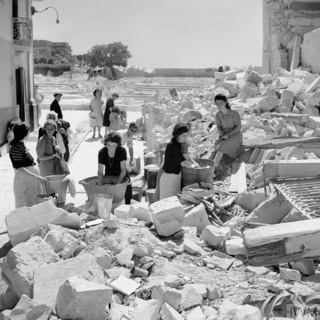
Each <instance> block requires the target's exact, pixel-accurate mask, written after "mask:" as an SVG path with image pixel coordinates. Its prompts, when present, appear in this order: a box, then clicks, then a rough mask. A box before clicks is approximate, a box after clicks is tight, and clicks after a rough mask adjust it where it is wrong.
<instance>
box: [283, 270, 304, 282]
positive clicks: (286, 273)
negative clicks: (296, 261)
mask: <svg viewBox="0 0 320 320" xmlns="http://www.w3.org/2000/svg"><path fill="white" fill-rule="evenodd" d="M280 278H281V279H283V280H289V281H301V273H300V272H299V271H297V270H293V269H286V268H280Z"/></svg>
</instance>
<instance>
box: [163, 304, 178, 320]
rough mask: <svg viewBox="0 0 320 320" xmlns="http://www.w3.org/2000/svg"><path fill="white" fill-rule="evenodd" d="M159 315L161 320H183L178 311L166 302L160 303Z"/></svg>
mask: <svg viewBox="0 0 320 320" xmlns="http://www.w3.org/2000/svg"><path fill="white" fill-rule="evenodd" d="M160 316H161V319H162V320H183V317H182V316H181V315H180V313H179V312H178V311H176V310H175V309H173V308H172V307H170V305H169V304H168V303H164V304H163V305H162V308H161V311H160Z"/></svg>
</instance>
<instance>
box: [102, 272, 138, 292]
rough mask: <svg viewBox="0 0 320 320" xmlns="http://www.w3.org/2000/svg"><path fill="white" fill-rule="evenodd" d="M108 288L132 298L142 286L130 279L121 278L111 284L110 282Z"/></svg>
mask: <svg viewBox="0 0 320 320" xmlns="http://www.w3.org/2000/svg"><path fill="white" fill-rule="evenodd" d="M107 286H109V287H111V288H113V289H115V290H117V291H119V292H121V293H123V294H125V295H127V296H130V295H131V294H132V293H133V292H135V291H136V290H137V289H138V288H139V287H140V284H139V283H137V282H136V281H134V280H131V279H129V278H126V277H123V276H119V277H118V278H117V279H115V280H113V281H111V282H108V283H107Z"/></svg>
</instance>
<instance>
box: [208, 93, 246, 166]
mask: <svg viewBox="0 0 320 320" xmlns="http://www.w3.org/2000/svg"><path fill="white" fill-rule="evenodd" d="M214 101H215V104H216V106H217V108H218V110H219V111H218V112H217V113H216V118H215V122H216V125H217V129H218V131H219V133H220V136H219V139H217V140H216V142H215V146H216V150H217V154H216V156H215V158H214V162H215V165H216V166H217V165H218V164H219V163H220V161H221V159H222V156H223V154H227V155H228V156H229V157H230V158H232V159H236V158H238V157H239V155H240V151H241V146H242V132H241V119H240V115H239V113H238V112H237V111H235V110H232V109H231V107H230V104H229V101H228V99H227V97H226V96H225V95H223V94H217V95H216V96H215V98H214Z"/></svg>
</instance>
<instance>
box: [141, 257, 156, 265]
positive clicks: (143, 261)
mask: <svg viewBox="0 0 320 320" xmlns="http://www.w3.org/2000/svg"><path fill="white" fill-rule="evenodd" d="M150 262H153V259H152V258H151V257H148V256H144V257H143V258H141V259H140V263H142V264H146V263H150Z"/></svg>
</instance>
